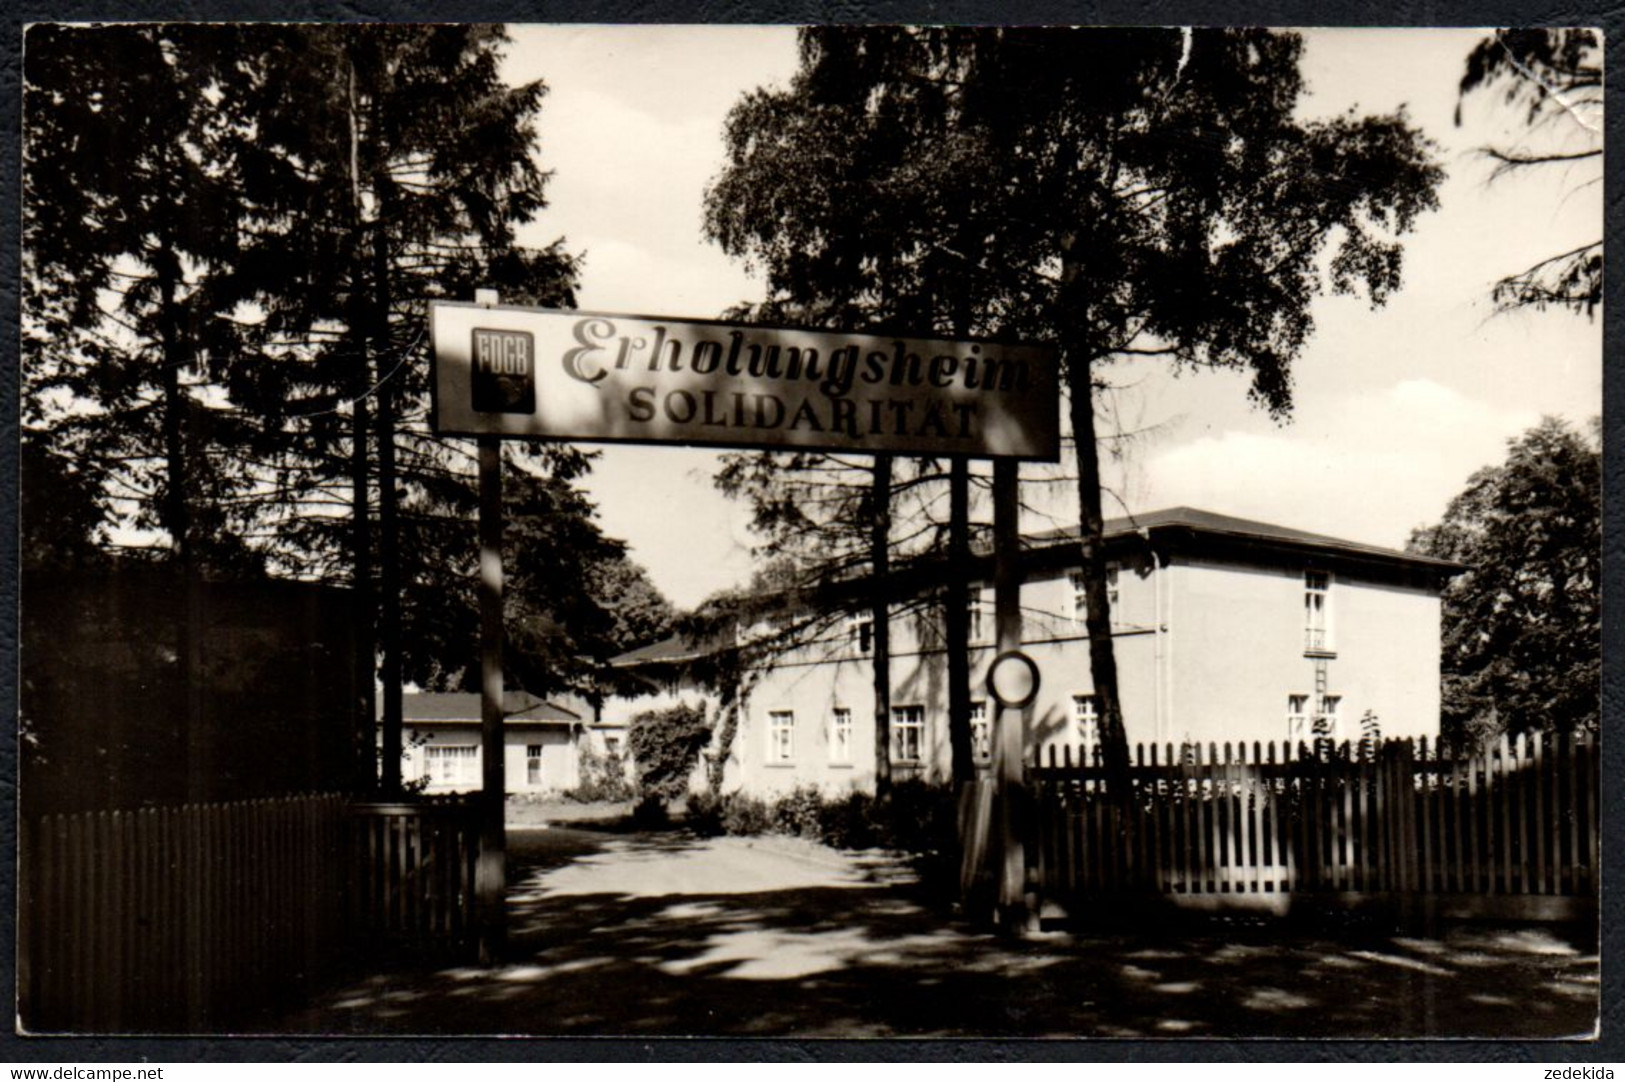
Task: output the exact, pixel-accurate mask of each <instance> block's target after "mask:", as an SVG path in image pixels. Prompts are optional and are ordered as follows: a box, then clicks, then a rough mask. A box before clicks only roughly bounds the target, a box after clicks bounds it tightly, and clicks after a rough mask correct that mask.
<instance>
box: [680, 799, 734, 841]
mask: <svg viewBox="0 0 1625 1082" xmlns="http://www.w3.org/2000/svg"><path fill="white" fill-rule="evenodd" d="M725 804H726V801H725V800H724V798H722V797H720V796H718V795H717V794H715V793H713V792H710V791H706V792H703V793H691V794H689V798H688V809H687V811H686V813H685V815H684V818H683V822H684V823H685V824H686V825H687V826H688V829H689V830H692V831H693V832H694V833H695V834H697V835H699V836H700V837H702V838H715V837H716V836H717V835H719V834H722V833H723V829H722V811H723V807H724V805H725Z"/></svg>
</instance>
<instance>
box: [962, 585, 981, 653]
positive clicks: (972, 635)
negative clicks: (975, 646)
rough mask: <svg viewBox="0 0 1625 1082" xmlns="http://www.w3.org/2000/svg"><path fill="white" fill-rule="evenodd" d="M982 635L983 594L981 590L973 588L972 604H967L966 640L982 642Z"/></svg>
mask: <svg viewBox="0 0 1625 1082" xmlns="http://www.w3.org/2000/svg"><path fill="white" fill-rule="evenodd" d="M982 635H983V628H982V594H981V591H980V590H972V591H971V595H970V604H969V605H967V606H966V621H965V641H966V642H981V641H982Z"/></svg>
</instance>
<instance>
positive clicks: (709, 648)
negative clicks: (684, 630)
mask: <svg viewBox="0 0 1625 1082" xmlns="http://www.w3.org/2000/svg"><path fill="white" fill-rule="evenodd" d="M726 645H728V644H727V643H725V642H723V641H722V639H720V638H713V639H709V640H706V641H698V640H695V639H692V638H689V637H688V636H686V635H667V636H666V637H665V638H663V639H661V640H660V641H659V642H654V643H650V644H649V645H648V646H640V647H638V648H637V649H636V650H628V651H627V652H626V653H624V654H618V655H616V656H615V657H613V658H611V659H610V662H609V663H610V664H611V665H613V666H615V667H617V668H628V667H631V666H634V665H655V664H662V663H665V664H673V665H676V664H681V663H683V662H685V661H698V660H699V659H700V658H708V657H713V656H715V654H716V653H717V651H718V650H719V649H721V648H722V647H724V646H726Z"/></svg>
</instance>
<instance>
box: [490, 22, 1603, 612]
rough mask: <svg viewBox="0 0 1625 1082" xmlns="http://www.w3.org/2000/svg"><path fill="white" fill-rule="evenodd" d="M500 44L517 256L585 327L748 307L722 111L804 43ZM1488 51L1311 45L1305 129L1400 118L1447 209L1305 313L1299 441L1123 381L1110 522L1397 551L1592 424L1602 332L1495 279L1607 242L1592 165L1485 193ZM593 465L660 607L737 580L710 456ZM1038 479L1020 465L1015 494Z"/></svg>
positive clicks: (782, 70) (710, 37) (1441, 38)
mask: <svg viewBox="0 0 1625 1082" xmlns="http://www.w3.org/2000/svg"><path fill="white" fill-rule="evenodd" d="M510 32H511V34H512V36H513V39H514V42H513V45H512V46H511V47H510V49H509V53H508V57H507V61H506V64H505V69H504V76H505V77H506V78H508V79H509V80H510V81H513V82H523V81H529V80H532V79H536V78H541V79H542V80H544V81H545V82H546V84H547V86H548V87H549V92H548V95H547V97H546V99H545V102H544V105H543V111H542V116H541V120H540V123H539V135H540V146H539V150H538V153H539V155H540V160H541V162H542V163H543V165H544V167H545V168H547V169H549V170H551V171H552V172H553V174H554V175H553V178H552V180H551V182H550V184H549V189H548V198H549V207H548V208H547V209H546V210H545V211H543V212H542V214H541V215H540V216H539V217H538V218H537V220H536V221H535V222H533V223H532V224H531V225H530V226H528V227H526V230H525V231H524V232H523V233H522V234H521V239H522V240H523V241H524V242H525V243H531V244H548V243H551V242H552V241H553V240H555V239H558V238H560V237H562V238H563V239H564V242H565V246H566V247H567V249H568V250H570V251H571V252H574V253H578V254H580V255H581V256H582V257H583V260H584V268H583V272H582V278H581V288H580V290H579V291H578V295H577V300H578V302H579V304H580V306H581V307H582V308H588V309H598V310H603V311H611V312H626V313H639V314H650V315H664V316H676V317H691V318H712V317H715V316H717V315H719V314H720V313H721V311H722V310H723V309H725V308H727V307H729V306H731V305H733V304H737V303H739V302H741V301H753V300H759V299H760V298H761V297H762V295H763V286H762V284H761V283H760V282H759V281H758V280H755V279H753V278H752V277H751V276H749V275H748V274H747V273H746V272H745V271H744V269H743V268H742V267H741V266H740V265H738V264H737V263H735V262H734V261H732V260H731V259H730V258H729V257H728V256H726V255H725V254H724V253H723V252H722V251H721V249H720V248H717V247H716V246H715V245H712V244H709V243H707V242H706V241H705V239H704V237H703V235H702V230H701V200H702V198H703V193H704V190H705V186H706V184H707V183H708V182H709V181H710V180H711V179H712V178H714V177H715V175H716V174H717V172H718V171H719V170H720V168H721V165H722V154H723V151H722V130H723V123H724V120H725V118H726V115H727V112H728V110H729V108H730V107H731V106H732V105H733V104H734V103H735V102H737V101H738V100H739V99H740V97H741V96H742V95H743V94H745V93H747V92H749V91H750V90H752V89H755V88H757V87H760V86H773V85H777V86H782V85H785V84H786V83H788V81H789V79H790V77H791V75H792V74H793V73H794V71H795V66H796V50H795V37H794V32H793V30H791V29H788V28H782V27H726V26H720V27H719V26H703V27H702V26H694V27H686V26H659V27H653V26H641V27H640V26H633V27H625V26H616V27H608V26H605V27H599V26H514V27H511V28H510ZM1483 36H1484V32H1482V31H1474V30H1461V29H1451V30H1428V29H1408V30H1405V29H1401V30H1388V29H1382V30H1358V29H1333V30H1316V31H1310V32H1306V34H1305V45H1306V48H1305V53H1304V60H1303V72H1304V76H1305V79H1306V81H1307V84H1308V90H1309V93H1308V94H1307V96H1306V97H1305V99H1304V101H1303V103H1302V105H1301V106H1300V110H1301V112H1303V113H1304V115H1306V116H1309V117H1330V116H1334V115H1337V114H1340V113H1343V112H1346V111H1347V110H1349V109H1351V108H1352V109H1357V110H1359V111H1360V112H1361V113H1388V112H1392V111H1393V110H1395V109H1397V108H1399V107H1401V106H1404V107H1405V108H1406V110H1407V113H1408V115H1409V118H1410V120H1411V122H1412V123H1413V124H1415V125H1416V126H1418V127H1420V128H1421V129H1422V131H1423V132H1424V133H1425V134H1426V135H1428V136H1429V137H1430V138H1431V139H1432V140H1433V141H1434V142H1435V143H1436V144H1437V145H1438V158H1439V160H1440V161H1441V163H1442V164H1443V165H1444V167H1445V169H1446V170H1447V174H1448V178H1447V180H1446V181H1445V183H1444V185H1443V186H1442V188H1441V190H1440V193H1439V194H1440V201H1441V209H1440V210H1439V211H1437V212H1435V213H1432V214H1429V215H1427V216H1425V217H1424V218H1423V219H1422V221H1421V222H1420V223H1419V226H1418V228H1417V230H1416V231H1415V232H1413V233H1412V234H1409V235H1408V236H1407V237H1406V238H1405V268H1404V286H1403V288H1402V289H1401V290H1400V292H1399V293H1397V294H1396V295H1395V296H1394V297H1392V298H1391V299H1390V300H1389V302H1388V304H1387V305H1386V306H1384V307H1382V308H1380V309H1376V310H1372V309H1371V308H1370V307H1369V306H1368V304H1367V303H1366V302H1365V301H1362V300H1358V299H1353V298H1341V297H1322V298H1318V299H1317V300H1316V302H1315V305H1314V307H1313V310H1312V311H1313V315H1314V318H1315V322H1316V332H1315V334H1314V337H1313V339H1312V341H1311V343H1310V344H1309V346H1308V347H1307V348H1306V349H1305V351H1304V352H1303V354H1302V355H1301V356H1300V357H1299V359H1298V360H1297V362H1296V364H1295V365H1294V369H1293V376H1294V384H1295V403H1296V404H1295V408H1294V411H1293V414H1292V417H1291V418H1290V421H1289V422H1287V423H1280V422H1277V421H1274V420H1272V419H1271V418H1269V417H1268V416H1267V415H1265V414H1264V413H1263V412H1262V411H1259V410H1257V409H1255V408H1253V407H1251V406H1250V405H1249V404H1248V402H1247V399H1246V381H1245V378H1244V377H1243V376H1240V375H1237V374H1230V373H1206V372H1205V373H1200V374H1193V375H1186V376H1183V377H1180V378H1177V379H1176V378H1171V377H1170V376H1168V375H1167V374H1166V372H1165V371H1164V370H1162V369H1161V367H1160V366H1157V365H1152V364H1146V365H1144V366H1143V367H1142V368H1139V369H1135V368H1131V367H1124V368H1121V369H1119V370H1117V371H1116V372H1115V373H1114V380H1115V382H1117V383H1118V384H1119V385H1120V389H1119V390H1118V391H1117V392H1116V393H1115V394H1114V395H1113V401H1112V406H1113V409H1114V412H1115V415H1116V420H1117V423H1118V424H1119V425H1121V426H1122V427H1123V428H1124V429H1126V430H1130V431H1134V432H1136V433H1139V435H1137V437H1136V438H1135V439H1134V440H1133V441H1131V442H1130V443H1128V444H1127V446H1126V448H1125V454H1124V456H1123V457H1122V459H1121V460H1118V461H1113V462H1110V463H1108V465H1107V486H1108V490H1109V491H1108V495H1107V499H1106V508H1107V513H1108V515H1111V514H1117V513H1125V512H1127V513H1137V512H1147V511H1153V510H1157V509H1159V508H1165V507H1173V506H1179V505H1187V506H1193V507H1199V508H1202V509H1205V510H1210V511H1217V512H1221V513H1226V514H1233V515H1239V516H1242V517H1246V518H1255V519H1261V520H1264V521H1269V522H1274V523H1279V524H1282V525H1286V526H1292V527H1296V528H1299V529H1305V530H1309V531H1312V532H1317V533H1324V534H1330V535H1333V536H1338V537H1343V538H1347V539H1350V540H1354V541H1361V542H1366V543H1369V544H1376V545H1386V546H1391V547H1396V548H1397V547H1402V546H1403V545H1404V543H1405V540H1406V538H1407V537H1408V536H1409V535H1410V532H1411V530H1412V529H1413V528H1415V527H1417V526H1420V525H1424V524H1428V523H1432V522H1436V521H1438V519H1439V518H1440V517H1441V515H1442V514H1443V512H1444V510H1445V507H1446V505H1447V504H1448V503H1449V501H1450V499H1451V497H1452V496H1453V495H1455V494H1456V493H1457V492H1459V491H1460V490H1461V488H1462V487H1463V485H1464V484H1465V482H1466V480H1467V478H1468V477H1469V476H1470V475H1471V474H1472V473H1473V471H1475V470H1477V469H1479V468H1481V467H1483V466H1486V465H1490V464H1492V463H1495V462H1498V461H1500V460H1501V459H1502V458H1504V455H1505V451H1506V443H1507V440H1508V439H1510V438H1513V437H1516V436H1517V435H1518V434H1519V433H1521V432H1522V431H1524V430H1525V429H1527V428H1529V427H1530V426H1532V425H1533V424H1535V423H1536V422H1537V421H1538V420H1539V419H1540V418H1541V417H1542V416H1543V415H1546V414H1555V415H1559V416H1562V417H1566V418H1568V419H1570V420H1572V421H1574V422H1576V423H1584V422H1586V421H1587V420H1588V419H1589V418H1590V417H1592V416H1593V415H1596V414H1599V413H1600V412H1601V410H1602V328H1601V322H1600V320H1598V321H1588V320H1587V319H1585V318H1584V317H1583V316H1577V315H1573V314H1570V313H1566V312H1558V311H1547V312H1523V313H1515V314H1496V313H1495V312H1494V311H1493V306H1492V304H1491V301H1490V296H1489V291H1490V286H1491V284H1492V283H1493V281H1494V280H1495V279H1496V278H1497V277H1499V276H1501V275H1503V274H1507V273H1511V272H1514V271H1517V270H1520V269H1522V268H1524V267H1526V266H1528V265H1529V264H1531V263H1533V262H1535V261H1536V260H1538V259H1540V258H1542V257H1543V256H1546V255H1550V254H1553V253H1556V252H1561V251H1566V250H1568V249H1570V248H1573V247H1576V246H1578V245H1579V244H1581V243H1584V242H1585V241H1587V240H1592V239H1595V238H1596V237H1598V236H1600V235H1601V230H1602V213H1603V212H1602V190H1601V184H1600V183H1591V181H1592V179H1593V177H1594V176H1596V175H1597V173H1596V172H1595V170H1594V167H1591V168H1592V169H1593V171H1592V172H1587V170H1586V168H1585V167H1581V168H1552V169H1548V170H1543V171H1541V172H1539V173H1538V174H1526V175H1511V176H1505V177H1502V178H1500V179H1496V180H1494V181H1493V183H1492V178H1491V167H1490V165H1489V163H1487V162H1486V161H1485V160H1484V158H1483V157H1482V155H1481V154H1479V153H1478V148H1480V147H1482V146H1484V145H1485V144H1487V143H1490V142H1493V141H1495V140H1497V139H1500V138H1505V137H1509V136H1512V135H1516V134H1518V131H1517V124H1516V123H1515V121H1516V119H1517V117H1516V115H1515V114H1513V113H1512V112H1511V111H1510V110H1507V109H1504V108H1502V107H1500V106H1499V101H1498V98H1497V97H1496V96H1494V95H1490V94H1485V95H1479V96H1477V97H1475V98H1470V99H1468V101H1467V102H1466V104H1465V106H1464V107H1463V110H1462V123H1461V124H1460V125H1459V126H1458V125H1457V124H1456V123H1455V112H1456V107H1457V85H1458V83H1459V81H1460V78H1461V72H1462V68H1463V62H1464V60H1465V58H1466V56H1467V54H1468V52H1469V51H1470V50H1471V48H1472V47H1473V45H1474V44H1475V43H1476V42H1477V41H1478V40H1479V39H1480V38H1481V37H1483ZM1582 120H1583V118H1582ZM1598 120H1599V121H1600V118H1598ZM1577 122H1578V121H1577ZM601 451H602V454H601V456H600V457H599V459H598V460H597V462H596V464H595V467H594V471H593V475H592V478H591V480H590V481H589V482H588V485H587V487H588V489H589V491H590V493H591V495H592V497H593V498H594V500H595V501H596V502H597V505H598V508H599V513H600V519H601V523H602V525H603V528H604V530H605V531H606V532H607V533H608V534H610V535H611V536H615V537H619V538H621V539H623V540H625V541H626V542H627V543H628V544H629V547H630V551H631V554H632V556H633V557H634V558H635V559H636V560H638V561H639V562H640V563H642V564H643V565H644V566H645V567H646V568H647V569H648V570H649V573H650V575H651V577H652V578H653V579H654V581H655V583H656V584H657V585H658V586H659V587H660V588H661V590H662V591H663V592H664V593H665V594H666V596H667V597H668V598H670V599H671V600H672V601H673V603H675V604H677V605H679V606H680V607H690V606H693V605H694V604H696V603H697V602H699V601H700V600H702V599H703V598H704V597H706V596H707V595H709V594H711V593H713V592H715V591H716V590H718V589H722V588H724V587H727V586H730V585H733V584H736V583H738V582H740V581H742V580H743V579H745V578H746V577H747V576H748V575H749V573H750V568H751V557H750V546H751V543H752V540H753V538H752V536H751V534H750V530H749V525H748V517H749V516H748V512H747V511H746V510H745V509H744V508H743V507H741V506H739V505H737V504H734V503H732V502H731V501H729V500H727V499H726V498H725V497H723V496H722V495H721V494H720V493H718V492H717V491H716V489H715V486H714V485H713V484H712V480H711V478H712V475H713V473H714V471H715V467H716V461H717V455H716V453H715V452H713V451H708V450H696V449H688V448H676V447H635V446H626V445H615V446H603V447H602V448H601ZM1042 473H1043V467H1030V466H1024V467H1023V476H1024V477H1028V476H1032V477H1034V478H1035V479H1036V478H1037V477H1039V476H1040V475H1041V474H1042ZM1069 488H1070V486H1068V485H1066V484H1053V485H1045V486H1039V487H1037V488H1036V489H1035V494H1037V495H1038V496H1039V498H1038V499H1037V500H1036V501H1035V502H1037V503H1038V504H1039V507H1038V509H1037V511H1036V512H1035V513H1033V514H1032V515H1030V517H1029V521H1027V522H1025V523H1024V527H1026V528H1042V527H1044V526H1047V525H1052V524H1061V523H1068V522H1072V521H1074V518H1073V516H1074V515H1075V511H1074V508H1075V506H1076V504H1075V495H1073V494H1070V493H1069ZM1045 494H1047V496H1046V495H1045Z"/></svg>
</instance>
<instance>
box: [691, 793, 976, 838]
mask: <svg viewBox="0 0 1625 1082" xmlns="http://www.w3.org/2000/svg"><path fill="white" fill-rule="evenodd" d="M687 824H688V827H689V829H690V830H692V831H693V832H694V833H695V834H697V835H699V836H701V837H706V838H709V837H715V836H717V835H719V834H732V835H736V836H744V837H751V836H755V835H758V834H787V835H792V836H796V837H802V838H808V839H811V840H813V841H821V842H824V843H825V844H826V845H830V846H833V847H835V848H837V849H871V848H874V847H876V846H883V847H885V848H888V849H899V850H903V851H905V852H910V853H917V854H922V855H942V854H952V853H955V852H956V851H957V847H958V834H957V829H958V828H957V806H956V804H955V801H954V796H953V790H952V788H951V787H949V786H945V785H930V784H927V783H925V782H919V781H907V782H903V783H901V784H899V785H897V786H896V787H894V788H893V790H892V796H891V799H890V800H888V801H886V802H884V803H882V802H880V801H877V800H876V799H875V798H874V797H873V796H871V795H870V794H868V793H843V794H841V795H839V796H825V795H824V794H823V793H822V792H820V791H819V789H818V788H817V787H816V786H812V785H802V786H798V787H797V788H795V789H794V790H792V791H790V792H789V793H786V794H785V795H783V796H781V797H779V798H778V799H777V800H774V801H771V802H770V801H765V800H762V799H760V798H758V797H753V796H749V795H747V794H745V793H730V794H728V795H727V796H724V797H718V796H715V795H713V794H711V793H696V794H694V795H692V796H690V797H689V798H688V817H687Z"/></svg>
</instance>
